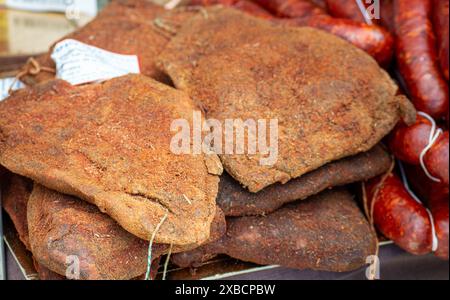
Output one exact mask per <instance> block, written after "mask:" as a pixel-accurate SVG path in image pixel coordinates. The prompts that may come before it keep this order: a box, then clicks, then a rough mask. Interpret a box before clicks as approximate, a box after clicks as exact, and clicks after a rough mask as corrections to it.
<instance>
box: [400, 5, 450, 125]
mask: <svg viewBox="0 0 450 300" xmlns="http://www.w3.org/2000/svg"><path fill="white" fill-rule="evenodd" d="M431 9H432V7H431V0H397V1H394V19H395V27H396V36H397V41H396V56H397V64H398V69H399V71H400V74H401V76H402V77H403V79H404V81H405V83H406V86H407V89H408V91H409V94H410V96H411V98H412V101H413V103H414V105H415V106H416V108H417V110H419V111H423V112H426V113H428V114H429V115H431V116H432V117H433V118H435V119H436V120H438V119H441V118H444V117H445V116H446V115H447V111H448V85H447V83H446V82H445V80H444V79H443V77H442V75H441V72H440V69H439V64H438V60H437V53H436V49H435V43H436V41H435V36H434V33H433V30H432V25H431V12H432V10H431Z"/></svg>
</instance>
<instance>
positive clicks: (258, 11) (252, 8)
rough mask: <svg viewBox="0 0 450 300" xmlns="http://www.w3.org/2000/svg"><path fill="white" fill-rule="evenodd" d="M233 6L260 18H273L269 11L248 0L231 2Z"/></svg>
mask: <svg viewBox="0 0 450 300" xmlns="http://www.w3.org/2000/svg"><path fill="white" fill-rule="evenodd" d="M233 7H234V8H236V9H239V10H241V11H244V12H246V13H248V14H251V15H253V16H255V17H258V18H261V19H268V20H270V19H273V18H274V16H273V15H272V14H271V13H270V12H268V11H267V10H265V9H264V8H262V7H261V6H259V5H258V4H256V3H253V2H251V1H248V0H239V1H237V2H236V3H235V4H233Z"/></svg>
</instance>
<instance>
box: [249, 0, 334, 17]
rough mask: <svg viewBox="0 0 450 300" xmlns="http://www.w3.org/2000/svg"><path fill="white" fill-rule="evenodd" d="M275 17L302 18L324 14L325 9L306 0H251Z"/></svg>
mask: <svg viewBox="0 0 450 300" xmlns="http://www.w3.org/2000/svg"><path fill="white" fill-rule="evenodd" d="M252 1H253V2H255V3H257V4H258V5H260V6H262V7H264V8H265V9H267V10H268V11H270V12H271V13H273V14H274V15H276V16H277V17H281V18H304V17H306V16H320V15H325V14H326V11H325V10H324V9H323V8H321V7H319V6H317V5H315V4H314V3H312V2H310V1H308V0H252Z"/></svg>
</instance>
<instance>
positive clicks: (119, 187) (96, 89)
mask: <svg viewBox="0 0 450 300" xmlns="http://www.w3.org/2000/svg"><path fill="white" fill-rule="evenodd" d="M194 110H196V108H195V107H194V105H193V104H192V101H191V100H190V99H189V98H188V97H187V96H186V95H185V94H184V93H182V92H179V91H177V90H175V89H172V88H170V87H168V86H166V85H163V84H160V83H158V82H156V81H154V80H152V79H150V78H146V77H144V76H142V75H128V76H124V77H120V78H116V79H112V80H110V81H107V82H105V83H103V84H92V85H86V86H81V87H73V86H70V85H69V84H68V83H66V82H64V81H59V80H57V81H52V82H48V83H45V84H42V85H37V86H36V87H34V88H29V89H23V90H20V91H17V92H16V93H14V94H13V95H12V96H11V97H9V98H8V99H6V100H5V101H2V102H1V103H0V164H2V165H3V166H5V167H6V168H8V169H9V170H11V171H12V172H14V173H17V174H20V175H22V176H25V177H29V178H31V179H33V180H35V181H36V182H38V183H40V184H42V185H44V186H46V187H48V188H51V189H54V190H56V191H59V192H61V193H64V194H69V195H73V196H77V197H79V198H81V199H83V200H86V201H88V202H90V203H93V204H95V205H97V206H98V207H99V208H100V210H101V211H102V212H105V213H107V214H108V215H110V216H111V217H112V218H113V219H115V220H116V221H117V222H118V223H119V224H120V225H121V226H122V227H124V228H125V229H126V230H127V231H129V232H131V233H133V234H134V235H136V236H138V237H140V238H142V239H146V240H149V239H150V237H151V235H152V233H153V232H154V230H155V228H156V226H157V224H158V223H160V222H161V220H162V219H163V217H164V216H165V215H168V218H167V220H166V221H165V222H164V224H163V225H162V226H161V228H160V230H159V232H158V234H157V236H156V239H155V242H156V243H162V244H174V245H179V246H187V245H192V244H195V245H200V244H202V243H204V242H205V241H206V240H207V239H208V238H209V234H210V227H211V222H212V220H213V218H214V215H215V211H216V204H215V199H216V195H217V191H218V182H219V177H218V176H217V175H220V173H221V172H222V166H221V164H220V161H219V159H218V158H217V156H215V155H203V154H202V155H176V154H174V153H172V152H171V151H170V142H171V139H172V135H173V133H172V132H171V131H170V125H171V122H172V121H173V120H175V119H179V118H182V119H186V120H188V122H190V123H192V113H193V111H194ZM186 198H188V199H190V201H187V200H186Z"/></svg>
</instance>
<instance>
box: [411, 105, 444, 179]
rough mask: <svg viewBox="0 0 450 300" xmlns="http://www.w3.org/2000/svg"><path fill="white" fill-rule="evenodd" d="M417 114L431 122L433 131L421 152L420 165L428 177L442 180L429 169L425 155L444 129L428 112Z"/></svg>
mask: <svg viewBox="0 0 450 300" xmlns="http://www.w3.org/2000/svg"><path fill="white" fill-rule="evenodd" d="M417 114H419V115H420V116H422V117H424V118H426V119H427V120H428V121H430V123H431V131H430V136H429V138H428V145H427V146H426V147H425V148H423V150H422V152H421V153H420V166H421V167H422V169H423V171H424V172H425V174H426V175H427V177H428V178H430V179H431V180H432V181H434V182H441V180H440V179H439V178H437V177H434V176H433V175H431V173H430V171H428V168H427V166H426V164H425V156H426V155H427V153H428V151H430V149H431V148H432V147H433V145H434V144H435V143H436V141H437V140H438V138H439V136H440V135H441V134H442V133H443V130H442V129H440V128H438V127H437V125H436V122H435V121H434V119H433V118H432V117H431V116H430V115H428V114H427V113H424V112H418V113H417Z"/></svg>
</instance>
